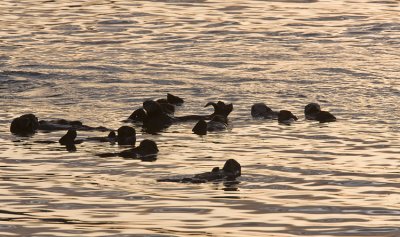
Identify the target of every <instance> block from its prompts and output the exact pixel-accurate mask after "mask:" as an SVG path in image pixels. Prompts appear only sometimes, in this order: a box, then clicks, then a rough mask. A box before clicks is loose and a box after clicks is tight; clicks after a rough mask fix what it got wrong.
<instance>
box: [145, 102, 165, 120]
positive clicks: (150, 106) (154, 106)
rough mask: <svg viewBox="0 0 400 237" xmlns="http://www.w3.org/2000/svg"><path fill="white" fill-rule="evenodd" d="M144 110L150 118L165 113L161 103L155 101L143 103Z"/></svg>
mask: <svg viewBox="0 0 400 237" xmlns="http://www.w3.org/2000/svg"><path fill="white" fill-rule="evenodd" d="M143 108H144V110H146V112H147V115H148V116H149V117H152V116H157V115H160V114H162V113H163V109H162V107H161V105H160V103H158V102H156V101H154V100H147V101H145V102H143Z"/></svg>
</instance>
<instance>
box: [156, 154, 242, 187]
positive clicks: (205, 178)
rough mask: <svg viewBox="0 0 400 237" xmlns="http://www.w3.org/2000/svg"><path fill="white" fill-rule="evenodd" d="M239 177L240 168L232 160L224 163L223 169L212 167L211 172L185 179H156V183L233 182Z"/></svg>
mask: <svg viewBox="0 0 400 237" xmlns="http://www.w3.org/2000/svg"><path fill="white" fill-rule="evenodd" d="M239 176H241V166H240V164H239V162H237V161H236V160H234V159H229V160H227V161H226V162H225V164H224V167H223V168H222V169H220V168H219V167H214V168H213V169H212V170H211V172H205V173H201V174H196V175H194V176H192V177H185V178H166V179H158V180H157V182H177V183H206V182H210V181H214V182H216V181H233V180H235V179H236V178H237V177H239Z"/></svg>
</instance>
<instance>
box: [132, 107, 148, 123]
mask: <svg viewBox="0 0 400 237" xmlns="http://www.w3.org/2000/svg"><path fill="white" fill-rule="evenodd" d="M146 117H147V113H146V111H145V110H144V109H142V108H140V109H137V110H135V111H133V113H132V114H131V115H130V116H129V118H128V119H130V120H133V121H135V122H143V121H144V120H145V119H146Z"/></svg>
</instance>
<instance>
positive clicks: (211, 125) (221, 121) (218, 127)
mask: <svg viewBox="0 0 400 237" xmlns="http://www.w3.org/2000/svg"><path fill="white" fill-rule="evenodd" d="M227 127H228V120H227V118H225V117H223V116H221V115H215V116H214V117H213V118H212V120H211V121H210V122H208V123H207V122H206V121H204V120H203V119H201V120H200V121H199V122H198V123H197V124H196V125H195V126H194V127H193V129H192V132H193V133H195V134H197V135H206V134H207V132H213V131H222V130H225V129H226V128H227Z"/></svg>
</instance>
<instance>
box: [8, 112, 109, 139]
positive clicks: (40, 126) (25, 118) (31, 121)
mask: <svg viewBox="0 0 400 237" xmlns="http://www.w3.org/2000/svg"><path fill="white" fill-rule="evenodd" d="M69 129H75V130H84V131H91V130H98V131H109V129H108V128H105V127H90V126H87V125H83V124H82V122H80V121H69V120H65V119H57V120H48V121H45V120H40V121H38V118H37V117H36V116H35V115H34V114H24V115H21V116H20V117H18V118H15V119H13V121H12V122H11V126H10V131H11V133H13V134H16V135H20V136H29V135H32V134H34V133H35V132H36V131H37V130H44V131H57V130H69Z"/></svg>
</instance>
